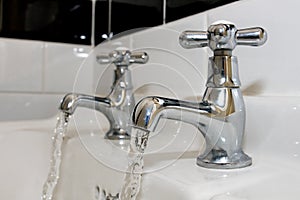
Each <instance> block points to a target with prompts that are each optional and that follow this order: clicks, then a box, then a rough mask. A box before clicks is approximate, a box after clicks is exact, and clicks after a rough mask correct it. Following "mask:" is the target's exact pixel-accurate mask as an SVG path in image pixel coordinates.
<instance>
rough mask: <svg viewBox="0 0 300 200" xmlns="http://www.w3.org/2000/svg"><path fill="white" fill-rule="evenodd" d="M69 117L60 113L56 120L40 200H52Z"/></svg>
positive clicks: (58, 174)
mask: <svg viewBox="0 0 300 200" xmlns="http://www.w3.org/2000/svg"><path fill="white" fill-rule="evenodd" d="M68 120H69V115H67V114H65V113H63V112H60V114H59V116H58V118H57V124H56V128H55V129H54V136H53V137H52V154H51V158H50V170H49V173H48V177H47V180H46V182H45V183H44V186H43V194H42V200H52V199H53V195H54V191H55V188H56V185H57V183H58V180H59V176H60V165H61V161H62V149H63V144H64V143H63V142H64V138H65V134H66V131H67V126H68Z"/></svg>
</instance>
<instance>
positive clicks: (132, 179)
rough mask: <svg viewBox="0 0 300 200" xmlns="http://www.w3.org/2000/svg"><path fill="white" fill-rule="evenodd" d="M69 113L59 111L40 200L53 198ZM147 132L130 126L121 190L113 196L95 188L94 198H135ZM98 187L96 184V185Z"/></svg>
mask: <svg viewBox="0 0 300 200" xmlns="http://www.w3.org/2000/svg"><path fill="white" fill-rule="evenodd" d="M68 120H69V115H66V114H65V113H63V112H61V113H60V114H59V117H58V118H57V124H56V128H55V129H54V136H53V137H52V154H51V159H50V170H49V173H48V177H47V180H46V181H45V183H44V186H43V193H42V200H53V195H54V193H55V189H56V186H57V183H58V180H59V177H60V166H61V161H62V150H63V145H64V139H65V136H66V131H67V126H68ZM148 136H149V132H148V131H145V130H141V129H138V128H132V132H131V140H130V148H129V149H130V150H129V152H128V160H129V161H128V168H127V171H126V174H125V176H124V183H123V187H122V188H121V192H120V193H118V194H117V195H115V196H113V195H111V194H110V193H107V192H106V191H105V190H103V189H100V188H97V192H96V200H136V198H137V196H138V194H139V191H140V186H141V180H142V173H143V168H144V160H143V157H144V152H145V149H146V147H147V141H148ZM97 187H98V186H97Z"/></svg>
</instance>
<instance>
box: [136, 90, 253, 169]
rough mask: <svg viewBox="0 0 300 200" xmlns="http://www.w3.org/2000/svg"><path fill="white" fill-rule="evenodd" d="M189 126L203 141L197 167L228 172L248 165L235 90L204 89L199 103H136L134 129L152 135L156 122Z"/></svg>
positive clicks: (242, 110) (242, 115)
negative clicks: (202, 149) (202, 150)
mask: <svg viewBox="0 0 300 200" xmlns="http://www.w3.org/2000/svg"><path fill="white" fill-rule="evenodd" d="M162 118H165V119H171V120H178V121H182V122H185V123H189V124H192V125H193V126H195V127H196V128H197V129H198V130H199V132H200V133H201V134H202V135H203V137H204V139H205V150H204V152H202V153H201V155H199V156H198V158H197V164H198V165H199V166H203V167H206V168H215V169H232V168H241V167H246V166H249V165H251V163H252V160H251V158H250V157H249V156H247V155H246V154H245V153H244V152H243V150H242V139H243V135H244V126H245V107H244V102H243V99H242V96H241V92H240V89H239V88H207V89H206V92H205V96H204V97H203V100H202V101H201V102H188V101H182V100H177V99H169V98H164V97H157V96H152V97H146V98H144V99H142V100H141V101H140V102H139V103H137V105H136V107H135V109H134V111H133V115H132V123H133V125H134V126H136V127H138V128H141V129H145V130H148V131H152V132H153V131H155V128H156V126H157V125H158V123H159V121H160V119H162Z"/></svg>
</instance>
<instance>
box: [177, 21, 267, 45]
mask: <svg viewBox="0 0 300 200" xmlns="http://www.w3.org/2000/svg"><path fill="white" fill-rule="evenodd" d="M266 40H267V33H266V31H265V30H264V29H263V28H260V27H253V28H246V29H240V30H237V28H236V27H235V26H234V25H233V24H231V23H227V22H226V23H215V24H212V25H210V26H209V28H208V30H207V31H184V32H182V33H181V35H180V37H179V43H180V45H181V46H182V47H183V48H186V49H192V48H201V47H206V46H208V47H209V48H210V49H211V50H213V51H216V50H233V49H234V48H235V47H236V45H247V46H260V45H263V44H264V43H265V42H266Z"/></svg>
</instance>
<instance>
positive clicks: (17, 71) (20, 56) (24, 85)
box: [0, 38, 44, 92]
mask: <svg viewBox="0 0 300 200" xmlns="http://www.w3.org/2000/svg"><path fill="white" fill-rule="evenodd" d="M43 45H44V44H43V42H37V41H26V40H15V39H3V38H0V55H1V59H0V72H1V73H0V91H22V92H38V91H41V90H42V87H43V86H42V84H43V76H42V74H43Z"/></svg>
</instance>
